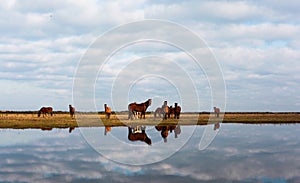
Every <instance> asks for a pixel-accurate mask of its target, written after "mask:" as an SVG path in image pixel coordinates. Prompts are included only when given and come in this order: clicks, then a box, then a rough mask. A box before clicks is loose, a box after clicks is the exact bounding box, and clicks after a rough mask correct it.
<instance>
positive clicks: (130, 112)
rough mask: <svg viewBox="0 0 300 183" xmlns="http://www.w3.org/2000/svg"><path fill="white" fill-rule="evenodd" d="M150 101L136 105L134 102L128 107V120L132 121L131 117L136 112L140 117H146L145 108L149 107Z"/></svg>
mask: <svg viewBox="0 0 300 183" xmlns="http://www.w3.org/2000/svg"><path fill="white" fill-rule="evenodd" d="M151 102H152V100H151V99H148V100H147V101H146V102H144V103H141V104H137V103H136V102H134V103H131V104H129V105H128V119H132V116H133V117H135V113H136V112H141V116H144V119H145V115H146V110H147V108H148V107H149V106H150V105H151Z"/></svg>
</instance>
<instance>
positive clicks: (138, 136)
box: [128, 127, 152, 145]
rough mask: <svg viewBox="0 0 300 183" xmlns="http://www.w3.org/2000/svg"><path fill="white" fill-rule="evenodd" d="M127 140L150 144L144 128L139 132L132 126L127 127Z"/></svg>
mask: <svg viewBox="0 0 300 183" xmlns="http://www.w3.org/2000/svg"><path fill="white" fill-rule="evenodd" d="M128 140H130V141H138V140H139V141H142V142H145V143H147V144H148V145H151V144H152V141H151V139H150V138H149V137H148V136H147V134H146V131H145V128H142V130H141V132H137V131H135V130H134V129H133V128H131V127H128Z"/></svg>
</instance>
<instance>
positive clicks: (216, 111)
mask: <svg viewBox="0 0 300 183" xmlns="http://www.w3.org/2000/svg"><path fill="white" fill-rule="evenodd" d="M214 112H215V117H217V118H218V117H219V114H220V108H217V107H214Z"/></svg>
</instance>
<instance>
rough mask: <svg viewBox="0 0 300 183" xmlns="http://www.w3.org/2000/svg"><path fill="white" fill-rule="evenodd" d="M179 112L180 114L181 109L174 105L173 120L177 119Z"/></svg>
mask: <svg viewBox="0 0 300 183" xmlns="http://www.w3.org/2000/svg"><path fill="white" fill-rule="evenodd" d="M180 112H181V107H180V106H179V105H178V104H177V103H175V107H174V118H175V119H179V117H180Z"/></svg>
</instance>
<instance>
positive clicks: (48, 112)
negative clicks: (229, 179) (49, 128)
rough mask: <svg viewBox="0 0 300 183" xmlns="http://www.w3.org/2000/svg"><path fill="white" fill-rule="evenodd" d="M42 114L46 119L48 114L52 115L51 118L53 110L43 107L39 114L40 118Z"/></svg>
mask: <svg viewBox="0 0 300 183" xmlns="http://www.w3.org/2000/svg"><path fill="white" fill-rule="evenodd" d="M41 114H43V117H45V115H47V114H50V115H51V116H53V108H52V107H42V108H41V109H40V110H39V112H38V117H40V116H41Z"/></svg>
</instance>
